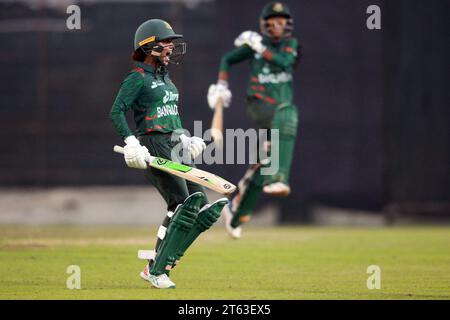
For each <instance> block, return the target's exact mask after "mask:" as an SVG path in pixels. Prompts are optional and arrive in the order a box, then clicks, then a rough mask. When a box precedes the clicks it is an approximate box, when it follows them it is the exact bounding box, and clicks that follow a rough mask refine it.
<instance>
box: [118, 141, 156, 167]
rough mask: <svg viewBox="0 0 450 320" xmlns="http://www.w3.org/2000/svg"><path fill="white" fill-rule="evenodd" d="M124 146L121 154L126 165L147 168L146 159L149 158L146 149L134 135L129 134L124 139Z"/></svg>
mask: <svg viewBox="0 0 450 320" xmlns="http://www.w3.org/2000/svg"><path fill="white" fill-rule="evenodd" d="M125 143H126V145H125V147H124V148H123V156H124V158H125V162H126V163H127V166H129V167H130V168H135V169H147V162H146V160H147V159H149V158H150V154H149V153H148V149H147V148H146V147H144V146H141V144H140V143H139V140H138V139H136V137H135V136H129V137H127V138H126V139H125Z"/></svg>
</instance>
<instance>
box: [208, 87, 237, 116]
mask: <svg viewBox="0 0 450 320" xmlns="http://www.w3.org/2000/svg"><path fill="white" fill-rule="evenodd" d="M231 97H232V95H231V91H230V90H229V89H228V83H227V82H226V81H223V80H219V82H217V84H212V85H210V86H209V89H208V96H207V98H208V105H209V107H210V108H211V109H214V108H215V107H216V105H217V103H218V102H219V99H221V100H222V103H223V106H224V107H225V108H228V107H229V106H230V103H231Z"/></svg>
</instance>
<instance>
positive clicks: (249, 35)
mask: <svg viewBox="0 0 450 320" xmlns="http://www.w3.org/2000/svg"><path fill="white" fill-rule="evenodd" d="M262 39H263V38H262V37H261V35H259V33H257V32H254V31H244V32H242V33H241V34H240V35H239V37H237V38H236V40H234V45H235V46H236V47H241V46H243V45H248V46H249V47H250V48H252V49H253V51H255V52H256V53H259V54H262V53H263V52H264V51H265V50H266V49H267V48H266V46H265V45H263V44H262Z"/></svg>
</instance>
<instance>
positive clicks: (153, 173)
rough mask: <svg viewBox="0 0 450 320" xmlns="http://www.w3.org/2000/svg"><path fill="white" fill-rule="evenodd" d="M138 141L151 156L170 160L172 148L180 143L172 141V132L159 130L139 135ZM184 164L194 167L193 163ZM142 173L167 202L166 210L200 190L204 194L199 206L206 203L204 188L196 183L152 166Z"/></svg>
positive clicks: (174, 207)
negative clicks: (160, 131)
mask: <svg viewBox="0 0 450 320" xmlns="http://www.w3.org/2000/svg"><path fill="white" fill-rule="evenodd" d="M139 141H140V142H141V144H142V145H143V146H146V147H147V149H148V151H149V152H150V154H151V155H152V156H155V157H161V158H165V159H169V160H171V153H172V149H173V148H174V147H175V146H176V145H177V144H178V143H180V142H179V141H178V139H177V140H176V141H172V133H159V132H152V133H151V134H149V135H145V136H140V137H139ZM185 164H186V165H189V166H191V167H195V165H194V164H193V163H192V164H187V163H185ZM144 175H145V177H146V179H147V180H148V181H150V182H151V184H152V185H153V186H155V188H156V189H158V191H159V193H160V194H161V196H162V197H163V198H164V200H165V201H166V203H167V210H168V211H175V209H176V207H177V206H178V205H179V204H181V203H183V201H184V200H185V199H186V198H187V197H188V196H189V195H191V194H193V193H195V192H202V193H204V194H205V197H204V201H203V202H204V203H202V204H201V206H203V205H205V204H207V203H208V199H207V197H206V193H205V189H204V188H203V186H201V185H199V184H197V183H194V182H190V181H187V180H184V179H182V178H179V177H177V176H174V175H171V174H168V173H166V172H164V171H161V170H158V169H155V168H152V167H150V168H149V169H147V170H145V173H144Z"/></svg>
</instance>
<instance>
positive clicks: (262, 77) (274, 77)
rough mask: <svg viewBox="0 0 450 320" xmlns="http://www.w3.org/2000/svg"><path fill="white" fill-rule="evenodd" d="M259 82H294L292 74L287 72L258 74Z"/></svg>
mask: <svg viewBox="0 0 450 320" xmlns="http://www.w3.org/2000/svg"><path fill="white" fill-rule="evenodd" d="M258 80H259V82H260V83H272V84H277V83H286V82H291V81H292V74H290V73H287V72H279V73H268V74H263V73H260V74H258Z"/></svg>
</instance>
